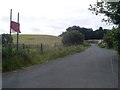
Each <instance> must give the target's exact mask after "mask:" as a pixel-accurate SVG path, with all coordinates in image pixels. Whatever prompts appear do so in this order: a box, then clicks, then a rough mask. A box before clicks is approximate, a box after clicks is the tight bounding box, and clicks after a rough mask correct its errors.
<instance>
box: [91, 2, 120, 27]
mask: <svg viewBox="0 0 120 90" xmlns="http://www.w3.org/2000/svg"><path fill="white" fill-rule="evenodd" d="M89 10H90V11H92V12H93V13H95V14H96V15H98V14H104V15H105V16H107V19H105V18H103V21H105V22H108V23H114V24H116V25H118V27H120V1H119V2H105V1H103V0H101V1H100V2H96V3H95V4H94V5H90V8H89Z"/></svg>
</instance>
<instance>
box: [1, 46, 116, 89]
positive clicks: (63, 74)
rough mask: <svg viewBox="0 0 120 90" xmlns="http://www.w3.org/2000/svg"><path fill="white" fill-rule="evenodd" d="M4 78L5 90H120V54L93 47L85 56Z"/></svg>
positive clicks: (61, 60) (63, 60)
mask: <svg viewBox="0 0 120 90" xmlns="http://www.w3.org/2000/svg"><path fill="white" fill-rule="evenodd" d="M2 78H3V85H2V86H3V88H118V62H117V52H115V51H112V50H107V49H102V48H99V47H98V46H97V45H95V44H93V45H92V46H91V47H90V48H88V49H87V50H85V51H83V52H81V53H77V54H74V55H69V56H66V57H64V58H59V59H57V60H53V61H50V62H48V63H45V64H42V65H36V66H33V67H30V68H27V69H24V70H20V71H17V72H11V73H5V74H3V77H2Z"/></svg>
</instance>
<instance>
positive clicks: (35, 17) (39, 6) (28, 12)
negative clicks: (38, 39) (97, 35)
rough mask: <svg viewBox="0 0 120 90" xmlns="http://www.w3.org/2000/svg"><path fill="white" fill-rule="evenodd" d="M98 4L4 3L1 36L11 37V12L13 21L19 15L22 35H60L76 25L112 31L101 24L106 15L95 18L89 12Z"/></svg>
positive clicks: (59, 0)
mask: <svg viewBox="0 0 120 90" xmlns="http://www.w3.org/2000/svg"><path fill="white" fill-rule="evenodd" d="M95 2H96V0H1V3H0V33H1V34H2V33H9V27H10V26H9V25H10V24H9V23H10V21H9V18H10V9H12V10H13V15H12V20H14V21H17V13H18V12H19V13H20V30H21V34H48V35H56V36H57V35H59V34H61V33H62V32H64V31H65V30H66V29H67V28H68V27H69V26H73V25H77V26H80V27H85V28H92V29H93V30H96V29H98V28H99V27H100V26H102V27H104V28H108V29H110V28H111V27H112V25H106V23H103V22H101V20H102V18H103V15H101V16H96V15H94V14H92V12H91V11H89V10H88V8H89V4H94V3H95Z"/></svg>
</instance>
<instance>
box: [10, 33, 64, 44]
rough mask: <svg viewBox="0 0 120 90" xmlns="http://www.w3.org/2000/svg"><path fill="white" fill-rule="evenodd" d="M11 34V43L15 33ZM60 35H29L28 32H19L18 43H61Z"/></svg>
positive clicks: (14, 39)
mask: <svg viewBox="0 0 120 90" xmlns="http://www.w3.org/2000/svg"><path fill="white" fill-rule="evenodd" d="M12 36H13V43H16V41H17V40H16V37H17V36H16V35H12ZM61 39H62V38H61V37H57V36H51V35H30V34H20V35H19V43H20V44H41V43H42V44H46V45H54V44H57V45H61V44H62V43H61Z"/></svg>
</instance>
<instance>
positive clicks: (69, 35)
mask: <svg viewBox="0 0 120 90" xmlns="http://www.w3.org/2000/svg"><path fill="white" fill-rule="evenodd" d="M83 42H84V35H83V34H81V33H80V32H78V31H68V32H66V34H65V35H64V36H63V39H62V43H63V44H64V45H65V46H71V45H78V44H82V43H83Z"/></svg>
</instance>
